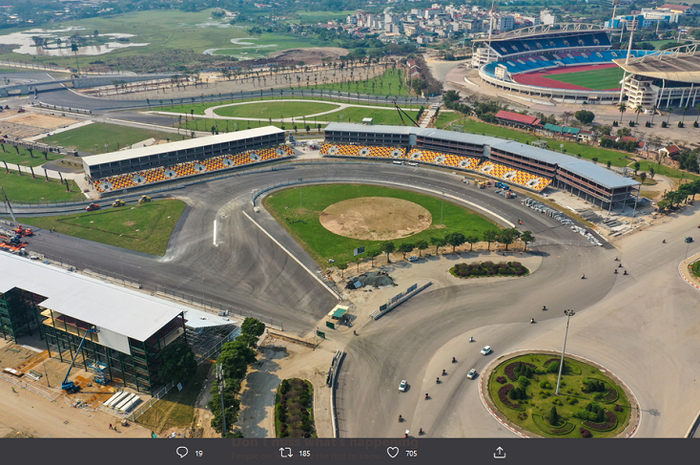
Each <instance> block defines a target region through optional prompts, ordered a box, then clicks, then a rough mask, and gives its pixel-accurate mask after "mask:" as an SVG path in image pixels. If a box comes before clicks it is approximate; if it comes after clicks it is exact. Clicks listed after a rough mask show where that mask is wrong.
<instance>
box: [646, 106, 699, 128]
mask: <svg viewBox="0 0 700 465" xmlns="http://www.w3.org/2000/svg"><path fill="white" fill-rule="evenodd" d="M698 106H699V107H700V105H698ZM657 109H658V107H657V106H656V105H654V106H653V107H651V124H654V116H656V110H657ZM698 111H700V110H698Z"/></svg>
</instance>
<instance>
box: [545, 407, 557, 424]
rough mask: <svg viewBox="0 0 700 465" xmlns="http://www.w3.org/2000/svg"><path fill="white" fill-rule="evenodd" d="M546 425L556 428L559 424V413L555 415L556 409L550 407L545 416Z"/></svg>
mask: <svg viewBox="0 0 700 465" xmlns="http://www.w3.org/2000/svg"><path fill="white" fill-rule="evenodd" d="M547 423H549V424H550V425H552V426H557V425H558V424H559V413H557V408H556V407H552V409H551V410H550V411H549V414H548V415H547Z"/></svg>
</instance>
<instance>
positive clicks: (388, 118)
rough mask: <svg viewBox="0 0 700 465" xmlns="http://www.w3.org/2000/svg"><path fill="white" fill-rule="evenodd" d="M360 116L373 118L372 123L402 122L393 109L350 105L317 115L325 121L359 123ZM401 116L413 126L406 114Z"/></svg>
mask: <svg viewBox="0 0 700 465" xmlns="http://www.w3.org/2000/svg"><path fill="white" fill-rule="evenodd" d="M406 113H408V114H409V115H411V118H413V119H414V120H415V119H416V117H418V112H417V111H407V112H406ZM362 118H373V119H374V121H373V124H394V125H397V126H401V125H402V124H403V123H402V122H401V118H400V117H399V113H398V112H397V111H396V110H395V109H394V110H389V109H387V110H380V109H377V108H361V107H352V108H345V109H343V110H340V111H336V112H334V113H330V114H328V115H323V116H319V119H323V120H325V121H339V122H345V123H359V122H361V121H362ZM403 118H404V121H405V122H406V125H408V126H413V123H411V121H410V120H409V119H408V118H406V115H403Z"/></svg>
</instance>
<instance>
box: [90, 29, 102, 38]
mask: <svg viewBox="0 0 700 465" xmlns="http://www.w3.org/2000/svg"><path fill="white" fill-rule="evenodd" d="M92 35H93V37H97V36H99V35H100V31H98V30H97V29H95V30H94V31H92Z"/></svg>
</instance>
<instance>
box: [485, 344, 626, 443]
mask: <svg viewBox="0 0 700 465" xmlns="http://www.w3.org/2000/svg"><path fill="white" fill-rule="evenodd" d="M552 359H555V360H556V361H557V362H558V361H559V357H556V356H553V355H551V354H546V355H545V354H527V355H522V356H519V357H514V358H511V359H508V360H506V361H504V362H503V363H501V364H500V365H499V366H498V367H496V369H495V370H494V371H492V372H491V375H490V377H489V379H488V395H489V396H490V397H491V400H492V401H493V402H494V403H495V404H496V407H497V408H498V410H499V411H500V412H501V413H502V414H504V415H505V416H506V417H508V419H509V420H510V421H512V422H513V423H515V424H517V425H519V426H521V427H523V428H525V429H526V430H528V431H532V432H534V433H535V434H538V435H540V436H544V437H564V438H580V437H581V433H580V431H579V428H580V427H582V426H583V427H585V428H586V429H588V430H589V431H590V432H591V433H592V436H593V437H595V438H609V437H614V436H616V435H618V434H620V433H621V432H622V431H623V430H624V429H625V426H627V424H628V423H629V418H630V402H629V400H628V399H627V396H626V395H625V392H624V390H623V389H622V388H621V387H620V386H619V385H617V383H615V382H614V381H613V380H612V378H610V377H609V376H607V375H606V374H604V373H603V372H601V371H600V370H599V369H598V368H596V367H594V366H592V365H589V364H586V363H583V362H580V361H578V360H571V359H568V358H567V359H565V361H564V367H565V369H564V373H563V376H562V379H561V381H562V384H561V389H560V395H559V396H556V395H554V388H556V385H557V372H552V373H548V372H547V373H540V374H536V373H533V374H532V377H530V378H529V379H528V380H527V381H528V382H527V385H526V386H525V385H523V384H522V383H521V382H520V378H518V380H517V381H511V380H510V379H509V378H508V377H507V375H506V372H505V368H506V367H507V366H508V365H510V364H511V363H516V362H523V363H529V364H532V365H534V368H533V370H534V369H535V368H543V367H545V366H550V365H549V364H548V363H546V362H548V361H550V360H552ZM550 363H551V362H550ZM557 366H558V364H557ZM499 377H502V380H503V379H505V383H499V382H498V381H497V378H499ZM591 378H592V379H595V380H599V381H603V382H604V386H605V388H607V389H612V390H613V392H612V393H609V392H608V391H606V392H602V393H600V394H598V393H595V392H588V393H586V392H584V391H583V390H582V387H583V381H584V380H589V379H591ZM540 383H542V384H540ZM509 384H512V385H514V386H515V387H518V386H523V387H524V388H525V391H526V393H527V398H526V399H517V400H510V402H511V403H514V404H516V405H519V406H520V408H519V409H516V408H512V407H509V406H506V405H505V404H504V403H503V402H502V401H501V400H500V399H499V395H498V391H499V390H500V389H501V388H503V387H504V386H507V385H509ZM607 395H610V397H609V400H606V399H605V396H607ZM613 397H614V398H613ZM555 402H556V403H555ZM591 402H595V403H597V404H598V405H600V407H602V408H604V409H606V410H608V411H609V412H610V413H611V414H614V416H615V417H616V420H617V423H616V425H615V426H614V427H612V428H611V429H610V430H609V431H604V432H599V431H596V430H595V429H593V428H590V427H586V426H585V425H584V424H583V420H581V419H579V418H576V417H574V416H573V413H574V412H575V411H576V410H579V409H585V408H586V406H587V405H588V404H589V403H591ZM616 406H617V407H618V409H619V410H620V411H616V410H615V407H616ZM552 407H556V409H557V413H558V414H559V415H560V416H561V423H560V424H559V425H558V426H557V427H552V426H550V425H548V424H547V423H546V422H544V420H543V419H544V418H547V416H548V413H549V412H550V410H551V409H552ZM553 431H556V433H553ZM566 431H568V432H566Z"/></svg>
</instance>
